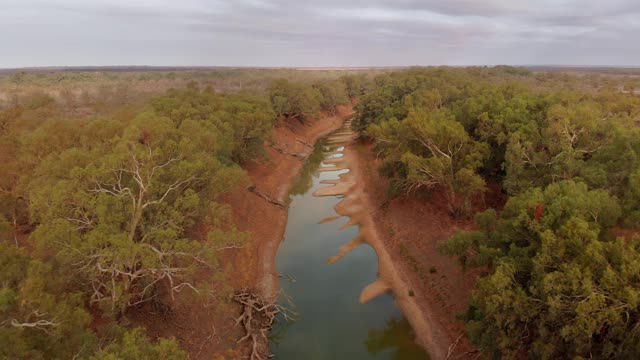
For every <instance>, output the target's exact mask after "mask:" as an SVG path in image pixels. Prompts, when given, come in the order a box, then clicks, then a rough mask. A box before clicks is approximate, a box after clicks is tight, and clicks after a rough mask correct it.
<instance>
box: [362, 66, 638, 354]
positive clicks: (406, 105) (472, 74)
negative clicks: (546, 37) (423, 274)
mask: <svg viewBox="0 0 640 360" xmlns="http://www.w3.org/2000/svg"><path fill="white" fill-rule="evenodd" d="M633 84H637V80H636V79H635V78H624V77H621V78H616V77H608V76H598V75H593V74H589V75H567V74H562V73H548V72H538V73H532V72H531V71H529V70H527V69H521V68H512V67H494V68H458V69H454V68H431V69H411V70H407V71H400V72H394V73H391V74H381V75H378V76H376V77H375V78H374V80H373V85H372V87H371V88H370V89H369V90H367V91H366V93H365V94H364V95H363V96H361V97H360V101H359V103H358V105H357V107H356V108H357V111H358V112H357V115H356V118H355V120H354V123H353V124H354V128H355V129H356V130H358V131H360V133H361V134H362V136H363V137H365V138H369V139H370V140H371V141H372V142H373V144H374V151H375V153H376V154H377V156H378V157H379V158H381V159H382V161H383V163H382V166H381V172H382V173H383V174H384V175H386V176H387V177H388V178H389V179H390V186H389V190H388V192H389V194H390V195H391V196H418V195H419V194H425V195H429V194H430V193H433V192H442V193H444V194H445V197H446V202H447V207H448V208H447V210H448V212H449V213H450V215H451V216H453V217H474V216H475V220H476V221H475V222H476V227H477V230H475V231H461V232H458V233H456V234H455V235H454V236H453V237H451V238H450V239H449V240H448V241H446V242H445V243H444V244H442V246H441V248H442V251H443V252H444V253H446V254H450V255H453V256H456V257H458V258H459V259H460V261H461V263H462V265H463V266H465V267H472V266H473V267H477V266H479V267H483V268H484V269H486V271H487V275H486V276H484V277H482V278H481V279H480V280H479V282H478V284H477V287H476V291H475V292H474V293H473V295H472V297H471V299H470V307H469V310H468V312H467V314H466V323H467V333H468V335H469V337H470V339H471V340H472V341H473V342H475V343H476V344H478V345H479V346H480V348H481V350H482V353H483V354H484V356H486V357H488V358H520V357H526V354H529V356H533V357H534V358H594V357H595V358H632V357H634V355H637V354H639V353H640V326H639V324H640V301H638V299H640V237H638V236H634V235H633V234H634V233H636V229H637V228H638V226H640V221H639V220H638V219H640V217H639V216H638V214H640V202H639V201H638V198H639V197H638V195H637V193H638V192H639V190H638V187H639V186H640V184H639V183H638V177H639V175H638V174H640V170H639V169H640V136H639V135H640V133H639V131H640V130H639V128H638V121H640V97H639V96H638V95H637V94H636V93H635V92H634V90H633ZM489 184H495V185H496V186H494V188H499V189H500V191H501V192H502V193H503V194H504V195H502V196H503V197H506V198H507V199H508V200H507V201H506V204H504V206H498V207H497V208H495V209H494V208H490V209H486V210H485V208H486V206H485V200H484V199H485V197H486V196H497V194H495V191H493V192H490V191H488V189H489ZM425 201H427V200H425ZM491 203H495V201H492V202H491ZM623 228H628V229H623ZM622 233H624V234H627V235H628V234H631V235H628V236H625V237H619V236H616V234H622Z"/></svg>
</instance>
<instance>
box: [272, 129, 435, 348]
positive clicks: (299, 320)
mask: <svg viewBox="0 0 640 360" xmlns="http://www.w3.org/2000/svg"><path fill="white" fill-rule="evenodd" d="M347 131H348V130H346V129H344V128H343V129H341V130H338V132H337V134H335V135H333V136H332V135H330V136H329V137H327V138H324V139H322V140H321V141H319V142H318V144H317V145H316V148H315V151H314V153H313V154H312V155H311V156H310V157H309V159H308V161H307V163H306V165H305V168H304V169H303V171H302V173H301V174H300V176H299V179H298V183H297V185H296V186H295V187H294V188H293V190H292V195H291V197H290V208H289V219H288V223H287V228H286V233H285V238H284V240H283V241H282V243H281V244H280V247H279V249H278V255H277V258H276V269H277V272H278V273H279V274H280V275H281V278H280V287H281V289H282V290H281V291H282V293H283V294H285V295H282V294H281V295H280V300H279V302H280V304H281V305H283V306H285V307H287V308H289V309H291V310H293V311H295V312H296V314H297V316H296V320H295V321H293V322H286V321H284V319H283V318H282V317H280V318H279V322H278V325H277V326H276V327H275V329H274V330H273V331H272V332H271V334H270V349H271V351H272V353H273V354H274V355H275V356H276V359H286V360H302V359H304V360H312V359H350V360H357V359H396V360H399V359H403V360H404V359H406V360H411V359H427V358H428V356H427V354H426V353H425V352H424V350H423V349H422V348H420V347H418V346H417V345H416V344H415V342H414V338H415V335H414V333H413V331H412V329H411V326H410V325H409V323H408V322H407V320H406V319H404V317H403V315H402V312H401V311H400V309H399V308H398V307H397V306H396V304H395V302H394V299H393V296H392V295H391V294H383V295H381V296H378V297H376V298H374V299H372V300H371V301H369V302H367V303H365V304H360V302H359V297H360V293H361V291H362V289H363V288H365V287H366V286H367V285H368V284H370V283H371V282H373V281H375V280H376V278H377V271H378V259H377V255H376V252H375V251H374V250H373V248H371V247H370V246H369V245H368V244H366V243H365V244H363V245H361V246H358V247H357V248H355V249H354V250H353V251H350V252H348V253H347V254H346V255H345V256H344V257H342V258H341V259H340V260H338V261H336V262H333V263H329V262H327V259H329V258H331V257H333V256H334V255H336V254H338V253H339V247H340V246H342V245H344V244H346V243H348V242H349V241H350V240H352V239H353V238H354V237H356V235H357V234H358V227H357V226H352V227H348V228H346V229H343V230H341V229H340V228H341V226H342V225H344V224H345V223H346V222H347V221H348V218H346V217H340V218H338V219H336V220H334V221H329V222H323V223H320V222H321V221H322V220H323V219H328V218H332V217H335V216H336V213H335V211H334V206H335V205H336V204H337V203H338V202H339V201H340V198H341V196H329V197H314V196H313V195H312V194H313V193H314V192H315V191H316V190H318V189H319V188H321V187H325V186H328V185H326V184H321V181H323V180H335V179H338V176H339V175H340V174H341V173H344V172H348V171H349V170H348V169H347V170H339V171H327V170H330V169H327V168H328V167H330V166H332V165H330V164H325V163H324V162H322V161H323V160H325V159H327V158H332V157H339V156H341V154H340V152H341V151H342V150H343V147H341V146H339V145H340V144H335V145H329V144H331V143H334V142H335V141H334V139H338V138H340V137H341V136H344V135H340V134H345V132H347ZM320 169H323V170H324V171H320Z"/></svg>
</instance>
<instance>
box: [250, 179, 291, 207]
mask: <svg viewBox="0 0 640 360" xmlns="http://www.w3.org/2000/svg"><path fill="white" fill-rule="evenodd" d="M247 191H249V192H252V193H254V194H256V195H258V196H259V197H261V198H263V199H265V200H266V201H267V202H268V203H270V204H274V205H277V206H279V207H281V208H283V209H287V208H289V206H288V205H287V204H285V203H283V202H282V201H279V200H276V199H274V198H272V197H271V196H269V195H267V194H265V193H264V192H262V191H260V190H258V188H257V187H256V186H255V185H251V186H249V187H248V188H247Z"/></svg>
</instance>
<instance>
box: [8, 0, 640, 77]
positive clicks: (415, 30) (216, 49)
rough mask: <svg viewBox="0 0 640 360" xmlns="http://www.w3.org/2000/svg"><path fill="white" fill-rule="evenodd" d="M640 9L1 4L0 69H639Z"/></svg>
mask: <svg viewBox="0 0 640 360" xmlns="http://www.w3.org/2000/svg"><path fill="white" fill-rule="evenodd" d="M639 38H640V0H527V1H520V0H324V1H320V0H317V1H305V0H0V67H23V66H63V65H69V66H72V65H212V66H214V65H227V66H385V65H439V64H444V65H471V64H487V65H492V64H516V65H517V64H566V65H569V64H573V65H640V39H639Z"/></svg>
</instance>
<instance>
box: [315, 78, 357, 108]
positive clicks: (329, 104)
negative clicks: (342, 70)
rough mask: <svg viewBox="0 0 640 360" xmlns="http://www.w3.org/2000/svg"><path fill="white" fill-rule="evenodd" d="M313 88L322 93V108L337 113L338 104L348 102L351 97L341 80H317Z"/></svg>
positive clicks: (320, 99)
mask: <svg viewBox="0 0 640 360" xmlns="http://www.w3.org/2000/svg"><path fill="white" fill-rule="evenodd" d="M312 86H313V88H314V89H315V90H316V91H317V92H318V93H319V94H320V96H319V101H320V109H321V110H323V111H328V112H330V113H331V114H332V115H335V113H336V110H337V108H338V105H342V104H346V103H347V102H348V101H349V99H348V98H347V93H346V91H345V89H344V86H343V84H342V83H341V82H338V81H317V82H314V83H313V85H312Z"/></svg>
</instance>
